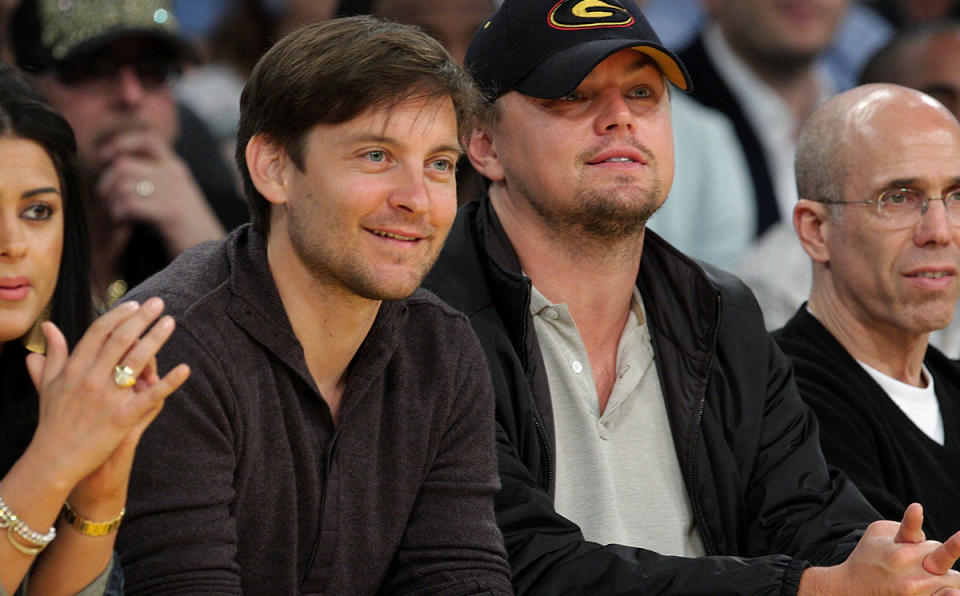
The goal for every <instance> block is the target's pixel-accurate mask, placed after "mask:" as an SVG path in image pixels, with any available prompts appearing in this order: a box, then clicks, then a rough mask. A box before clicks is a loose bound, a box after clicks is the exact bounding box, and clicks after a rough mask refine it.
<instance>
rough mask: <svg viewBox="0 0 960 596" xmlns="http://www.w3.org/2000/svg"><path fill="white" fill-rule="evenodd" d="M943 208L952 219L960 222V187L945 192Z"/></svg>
mask: <svg viewBox="0 0 960 596" xmlns="http://www.w3.org/2000/svg"><path fill="white" fill-rule="evenodd" d="M943 208H944V209H945V210H946V211H947V216H948V217H949V218H950V219H951V220H952V221H955V222H960V188H954V189H953V190H951V191H949V192H945V193H944V194H943Z"/></svg>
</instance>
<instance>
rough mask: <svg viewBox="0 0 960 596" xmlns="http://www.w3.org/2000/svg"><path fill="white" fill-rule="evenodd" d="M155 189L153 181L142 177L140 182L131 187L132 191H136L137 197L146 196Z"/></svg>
mask: <svg viewBox="0 0 960 596" xmlns="http://www.w3.org/2000/svg"><path fill="white" fill-rule="evenodd" d="M156 189H157V187H156V186H154V184H153V182H152V181H150V180H149V179H147V178H144V179H143V180H141V181H140V182H137V185H136V186H134V187H133V192H135V193H137V196H138V197H143V198H147V197H149V196H150V195H152V194H153V191H155V190H156Z"/></svg>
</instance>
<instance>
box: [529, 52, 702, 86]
mask: <svg viewBox="0 0 960 596" xmlns="http://www.w3.org/2000/svg"><path fill="white" fill-rule="evenodd" d="M626 49H633V50H636V51H638V52H640V53H642V54H645V55H646V56H649V57H650V59H651V60H653V61H654V63H656V65H657V67H658V68H659V69H660V71H661V72H662V73H663V75H664V76H665V77H666V78H667V80H668V81H670V82H671V83H673V84H674V85H676V86H677V87H678V88H679V89H680V90H682V91H690V90H691V89H692V88H693V84H692V83H691V82H690V76H689V75H688V74H687V71H686V68H684V66H683V63H681V62H680V60H679V58H677V57H676V56H674V55H673V53H672V52H670V51H669V50H667V49H666V48H663V47H660V46H657V45H655V44H651V43H650V42H646V41H643V40H630V39H598V40H594V41H588V42H585V43H582V44H579V45H577V46H574V47H572V48H567V49H566V50H563V51H562V52H557V53H556V54H554V55H553V56H550V57H549V58H547V59H546V60H544V61H543V62H541V63H540V64H539V65H538V66H537V67H536V68H534V69H533V70H532V71H531V72H530V73H529V74H527V75H526V76H524V77H523V78H522V79H520V81H519V82H518V83H517V84H515V85H514V86H513V88H514V89H515V90H516V91H519V92H520V93H523V94H524V95H529V96H531V97H540V98H543V99H556V98H558V97H563V96H564V95H566V94H568V93H570V92H571V91H573V90H574V89H576V88H577V86H578V85H579V84H580V82H581V81H582V80H583V79H585V78H586V77H587V75H588V74H590V71H592V70H593V69H594V68H596V66H597V65H598V64H600V63H601V62H603V61H604V60H605V59H606V58H608V57H609V56H611V55H613V54H615V53H617V52H619V51H620V50H626Z"/></svg>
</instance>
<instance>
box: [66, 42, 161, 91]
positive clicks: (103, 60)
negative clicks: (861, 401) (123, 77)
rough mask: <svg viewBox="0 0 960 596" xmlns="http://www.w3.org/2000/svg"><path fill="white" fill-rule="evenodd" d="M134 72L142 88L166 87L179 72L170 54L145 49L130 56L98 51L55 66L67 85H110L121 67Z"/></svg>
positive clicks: (85, 86) (87, 86) (92, 86)
mask: <svg viewBox="0 0 960 596" xmlns="http://www.w3.org/2000/svg"><path fill="white" fill-rule="evenodd" d="M126 67H129V68H131V69H133V72H134V73H135V74H136V75H137V79H138V80H139V81H140V84H141V85H142V86H143V88H144V89H147V90H156V89H159V88H161V87H165V86H166V85H167V84H169V83H170V82H171V81H173V80H174V79H175V78H176V77H177V76H178V75H179V74H180V68H179V65H178V64H177V63H176V61H175V60H173V59H172V58H171V57H170V55H169V54H167V53H163V52H152V51H144V52H139V53H137V54H136V55H133V56H115V55H113V54H110V53H101V54H97V55H95V56H92V57H90V58H86V59H83V60H74V61H71V62H67V63H63V64H61V65H59V66H58V67H57V78H58V79H60V82H62V83H63V84H64V85H68V86H70V87H84V88H94V87H107V86H108V85H112V84H113V83H114V82H115V81H116V80H117V76H118V75H119V74H120V71H121V70H122V69H123V68H126Z"/></svg>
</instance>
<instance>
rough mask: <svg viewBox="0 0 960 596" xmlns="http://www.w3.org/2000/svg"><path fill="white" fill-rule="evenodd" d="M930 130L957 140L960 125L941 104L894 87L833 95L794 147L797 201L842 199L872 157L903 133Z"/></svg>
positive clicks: (876, 86)
mask: <svg viewBox="0 0 960 596" xmlns="http://www.w3.org/2000/svg"><path fill="white" fill-rule="evenodd" d="M926 126H929V127H930V129H931V131H936V130H937V129H939V132H940V133H941V134H943V135H952V136H956V138H958V139H960V124H958V123H957V120H956V118H955V117H953V115H952V114H951V113H950V112H949V110H947V109H946V108H945V107H944V106H943V105H942V104H940V102H938V101H936V100H935V99H933V98H932V97H930V96H929V95H927V94H925V93H921V92H919V91H916V90H914V89H909V88H906V87H902V86H900V85H892V84H886V83H882V84H870V85H861V86H859V87H855V88H853V89H851V90H849V91H846V92H845V93H841V94H840V95H837V96H835V97H834V98H832V99H831V100H829V101H827V102H826V103H824V104H823V105H822V106H820V108H819V109H817V111H816V112H814V113H813V115H811V116H810V118H808V119H807V121H806V122H805V123H804V125H803V128H802V130H801V131H800V139H799V140H798V142H797V155H796V172H797V191H798V193H799V196H800V197H801V198H816V199H821V200H831V201H839V200H842V198H843V197H842V196H841V195H842V191H843V188H844V186H845V185H846V183H847V182H849V178H850V176H859V175H861V174H862V171H860V168H859V167H858V165H859V164H860V163H862V162H864V160H870V159H871V158H870V155H873V154H876V153H881V152H882V153H889V151H891V150H892V149H893V147H894V146H896V145H897V143H898V142H899V141H900V139H902V137H903V134H901V132H900V131H903V132H906V131H907V130H908V129H909V130H916V129H917V128H918V127H926Z"/></svg>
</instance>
